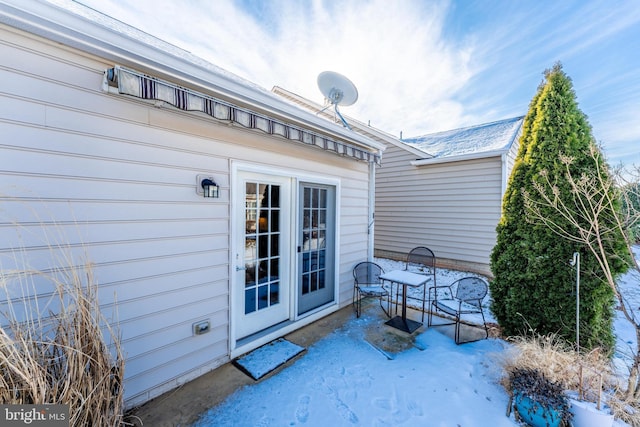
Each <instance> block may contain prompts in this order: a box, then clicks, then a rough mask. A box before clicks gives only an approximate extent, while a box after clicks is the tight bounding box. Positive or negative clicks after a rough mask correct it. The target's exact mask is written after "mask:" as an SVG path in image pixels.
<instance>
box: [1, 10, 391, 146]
mask: <svg viewBox="0 0 640 427" xmlns="http://www.w3.org/2000/svg"><path fill="white" fill-rule="evenodd" d="M59 3H60V5H58V4H55V3H49V2H28V1H24V2H22V1H20V2H19V1H15V2H11V1H6V0H0V23H4V24H6V25H8V26H10V27H14V28H18V29H20V30H23V31H27V32H29V33H32V34H36V35H39V36H41V37H44V38H46V39H49V40H52V41H54V42H58V43H61V44H64V45H67V46H70V47H73V48H76V49H78V50H81V51H83V52H87V53H90V54H93V55H96V56H99V57H101V58H104V59H107V60H110V61H113V62H114V63H122V64H126V65H129V66H132V67H136V66H141V65H142V66H143V67H145V71H146V72H149V73H151V74H159V75H161V76H168V77H169V78H170V79H173V80H176V83H177V82H184V83H187V84H188V85H189V86H190V87H192V88H193V89H197V90H199V91H203V92H206V93H213V94H215V96H218V97H220V98H223V99H225V100H227V101H229V102H232V103H236V104H241V105H243V106H246V107H248V108H251V109H254V110H258V111H261V112H264V113H265V114H269V115H274V116H279V117H280V118H282V119H284V120H288V121H292V122H295V123H296V124H298V125H300V126H303V127H306V128H310V129H313V130H316V131H318V132H320V133H325V134H329V135H333V136H335V137H337V138H339V139H342V140H346V141H350V142H352V143H357V144H359V145H362V146H364V147H367V148H369V149H374V150H377V151H383V150H384V148H385V145H384V144H382V143H380V142H377V141H374V140H372V139H370V138H367V137H365V136H363V135H360V134H358V133H355V132H352V131H349V130H348V129H346V128H343V127H341V126H338V125H334V124H333V123H328V122H327V121H326V120H323V119H321V118H318V117H316V116H315V115H313V114H310V113H308V112H306V111H304V110H301V109H300V108H297V107H294V106H292V105H290V104H289V103H286V102H284V101H283V100H281V99H279V98H278V97H277V96H274V95H272V94H271V93H270V92H268V91H267V90H266V89H263V88H259V86H257V85H256V87H251V86H250V84H251V82H248V81H246V80H244V79H242V78H240V77H237V76H235V75H233V74H231V73H229V75H225V74H224V73H222V72H221V71H224V70H221V69H218V67H216V66H215V65H214V64H210V63H208V62H206V61H205V60H204V59H202V58H199V57H197V56H195V55H193V54H191V53H189V52H187V51H185V50H183V49H181V48H178V47H176V46H174V45H171V44H169V43H167V42H164V41H162V40H160V39H157V38H156V37H153V36H151V35H148V34H146V33H144V32H142V31H140V30H138V29H135V28H134V27H131V26H129V25H127V24H123V23H121V22H120V21H117V20H115V19H114V18H111V17H108V16H107V15H104V14H102V13H100V12H97V11H95V10H93V9H91V8H88V7H86V6H84V5H81V4H77V3H67V4H66V6H69V7H70V8H74V7H75V8H79V9H82V10H85V11H87V12H89V13H92V14H97V15H96V16H100V17H106V18H107V19H108V20H110V21H112V22H113V23H115V24H118V25H121V26H123V27H126V28H128V29H134V30H135V31H134V32H133V33H131V34H126V33H124V32H121V31H118V30H116V29H115V28H109V27H107V26H105V25H102V24H100V23H99V22H97V21H93V20H91V19H90V18H88V17H85V16H82V15H79V14H77V13H75V12H73V11H70V10H67V9H64V6H63V5H64V3H63V2H59ZM136 33H137V34H136ZM136 35H139V36H140V37H141V38H144V37H142V36H147V37H149V38H153V39H155V40H156V41H158V42H159V43H161V44H163V45H165V47H166V49H167V50H164V49H161V48H160V47H159V46H153V45H151V44H149V43H146V42H141V41H140V40H138V39H136V38H135V36H136ZM179 55H182V56H184V57H183V58H181V57H180V56H179ZM208 65H209V66H210V67H208ZM259 89H260V90H259Z"/></svg>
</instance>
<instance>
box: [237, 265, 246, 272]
mask: <svg viewBox="0 0 640 427" xmlns="http://www.w3.org/2000/svg"><path fill="white" fill-rule="evenodd" d="M246 269H247V267H238V266H237V265H236V271H242V270H246Z"/></svg>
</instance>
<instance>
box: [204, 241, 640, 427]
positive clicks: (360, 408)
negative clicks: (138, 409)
mask: <svg viewBox="0 0 640 427" xmlns="http://www.w3.org/2000/svg"><path fill="white" fill-rule="evenodd" d="M636 249H637V252H636V257H640V247H638V248H636ZM376 261H378V262H379V263H380V264H382V266H383V268H384V269H385V270H391V269H395V268H402V267H401V264H398V263H395V262H394V261H389V260H382V259H377V260H376ZM465 275H466V273H462V272H456V271H449V270H442V269H438V277H437V281H438V283H442V284H448V283H451V282H453V281H454V280H455V279H457V278H459V277H463V276H465ZM619 283H620V286H621V287H622V288H623V289H624V292H625V295H627V297H628V299H629V301H630V303H631V304H632V307H634V309H635V310H636V312H638V313H640V311H639V309H640V286H639V285H640V275H638V274H637V273H635V272H634V273H629V274H627V275H625V276H624V277H622V278H621V279H620V282H619ZM369 309H370V310H372V309H378V310H379V308H378V307H377V306H375V305H374V306H371V307H370V308H369ZM370 322H379V318H378V317H375V316H371V315H367V313H364V314H363V316H362V317H361V318H360V319H356V318H353V319H352V320H351V321H350V322H348V323H347V324H345V325H344V327H342V328H341V329H339V330H337V331H335V332H333V333H332V334H330V335H328V336H327V337H325V338H324V339H322V340H320V341H319V342H317V343H316V344H315V345H313V346H311V347H309V348H308V350H307V353H306V354H305V355H303V356H302V357H301V358H300V359H298V360H297V361H296V362H295V363H294V364H293V365H291V366H290V367H288V368H286V369H284V370H282V371H281V372H279V373H278V374H277V375H274V376H272V377H271V378H268V379H266V380H264V381H262V382H259V383H256V384H254V385H251V386H248V387H244V388H242V389H240V390H238V391H237V392H236V393H234V394H233V395H231V396H230V397H229V398H228V399H227V400H226V401H225V402H224V403H222V404H221V405H219V406H218V407H215V408H212V409H211V410H210V411H208V412H207V413H205V414H204V415H203V417H202V418H201V419H200V420H199V421H198V422H197V423H196V424H194V426H207V427H208V426H234V427H244V426H261V427H262V426H265V427H266V426H314V427H315V426H318V427H326V426H331V427H339V426H373V427H387V426H430V427H431V426H442V427H455V426H463V427H473V426H480V427H484V426H487V427H489V426H490V427H500V426H517V425H518V423H517V422H516V421H515V418H514V415H513V413H512V414H511V416H510V417H507V416H506V409H507V404H508V395H507V393H506V392H505V390H504V388H503V387H502V386H500V384H499V383H498V380H499V377H500V369H499V365H498V363H497V358H499V355H500V354H501V353H502V352H503V351H504V350H505V348H507V344H506V343H505V342H504V341H502V340H498V339H487V340H482V341H477V342H474V343H468V344H464V345H459V346H457V345H456V344H455V343H454V342H453V340H452V339H451V338H449V337H447V336H445V335H444V334H442V333H440V332H438V331H437V330H436V329H434V328H431V329H425V330H424V332H421V333H420V332H419V335H418V336H417V337H416V344H417V345H416V346H414V347H412V348H410V349H408V350H406V351H403V352H401V353H399V354H398V355H397V356H396V357H395V358H394V359H392V360H389V359H388V358H386V357H384V355H383V354H382V353H380V352H379V351H378V350H376V349H375V348H374V347H373V346H372V345H370V344H369V343H368V342H367V341H366V340H365V339H364V336H363V334H364V332H363V330H364V329H366V327H367V326H371V324H370ZM374 326H375V325H374ZM615 331H616V335H617V337H618V347H619V348H618V353H617V357H619V358H620V359H621V361H620V363H624V360H623V359H624V357H625V355H627V354H628V349H629V348H635V332H634V328H633V326H632V325H630V324H629V322H627V321H626V320H625V319H624V318H623V317H618V318H617V319H616V323H615ZM624 425H625V424H623V423H616V426H624Z"/></svg>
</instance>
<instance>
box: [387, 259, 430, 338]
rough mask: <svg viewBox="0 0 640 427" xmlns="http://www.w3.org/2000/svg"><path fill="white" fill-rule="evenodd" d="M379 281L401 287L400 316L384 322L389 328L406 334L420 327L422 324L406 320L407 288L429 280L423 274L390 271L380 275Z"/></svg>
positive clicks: (420, 284)
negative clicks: (397, 284)
mask: <svg viewBox="0 0 640 427" xmlns="http://www.w3.org/2000/svg"><path fill="white" fill-rule="evenodd" d="M380 278H381V279H384V280H387V281H389V282H393V283H399V284H401V285H402V316H396V317H394V318H393V319H390V320H388V321H387V322H385V323H386V324H387V325H389V326H393V327H394V328H397V329H400V330H401V331H404V332H407V333H410V334H411V333H413V332H414V331H415V330H416V329H418V328H419V327H420V326H422V323H420V322H416V321H415V320H411V319H407V286H411V287H414V288H415V287H418V286H422V285H425V283H426V282H427V281H428V280H429V277H428V276H425V275H424V274H418V273H412V272H410V271H406V270H392V271H390V272H388V273H384V274H382V275H380ZM425 286H426V285H425Z"/></svg>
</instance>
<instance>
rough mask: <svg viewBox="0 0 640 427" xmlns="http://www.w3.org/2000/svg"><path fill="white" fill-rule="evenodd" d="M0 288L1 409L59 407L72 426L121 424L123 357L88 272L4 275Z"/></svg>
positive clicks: (85, 270) (84, 270)
mask: <svg viewBox="0 0 640 427" xmlns="http://www.w3.org/2000/svg"><path fill="white" fill-rule="evenodd" d="M44 282H46V283H47V284H46V286H44V287H43V286H42V284H43V283H44ZM0 288H3V289H4V290H5V291H6V293H7V295H6V297H5V296H4V295H0V366H1V367H2V368H1V371H0V403H1V404H64V405H68V406H69V417H70V425H72V426H101V427H102V426H118V425H122V424H123V420H122V414H123V409H124V402H123V389H122V378H123V373H124V358H123V355H122V352H121V348H120V339H119V336H118V334H117V332H116V330H114V329H112V327H111V326H110V324H109V322H107V320H106V319H105V318H104V317H103V315H102V313H101V311H100V306H99V303H98V299H97V290H98V285H97V284H96V283H95V281H94V280H93V277H92V274H91V266H90V265H85V266H83V267H82V268H80V272H78V270H77V269H75V268H69V269H64V270H58V269H56V271H55V272H54V273H47V274H44V273H42V272H32V271H31V272H20V273H17V274H16V273H12V274H7V273H6V272H4V273H3V274H2V275H1V276H0ZM45 288H48V289H52V292H49V293H46V292H40V293H38V292H37V291H38V290H42V289H45ZM11 290H12V291H13V294H12V293H11ZM16 290H19V291H16ZM16 293H18V295H16ZM43 298H44V299H45V300H46V303H43ZM45 306H46V307H47V309H46V312H45V310H43V307H45ZM106 338H108V339H106Z"/></svg>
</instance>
